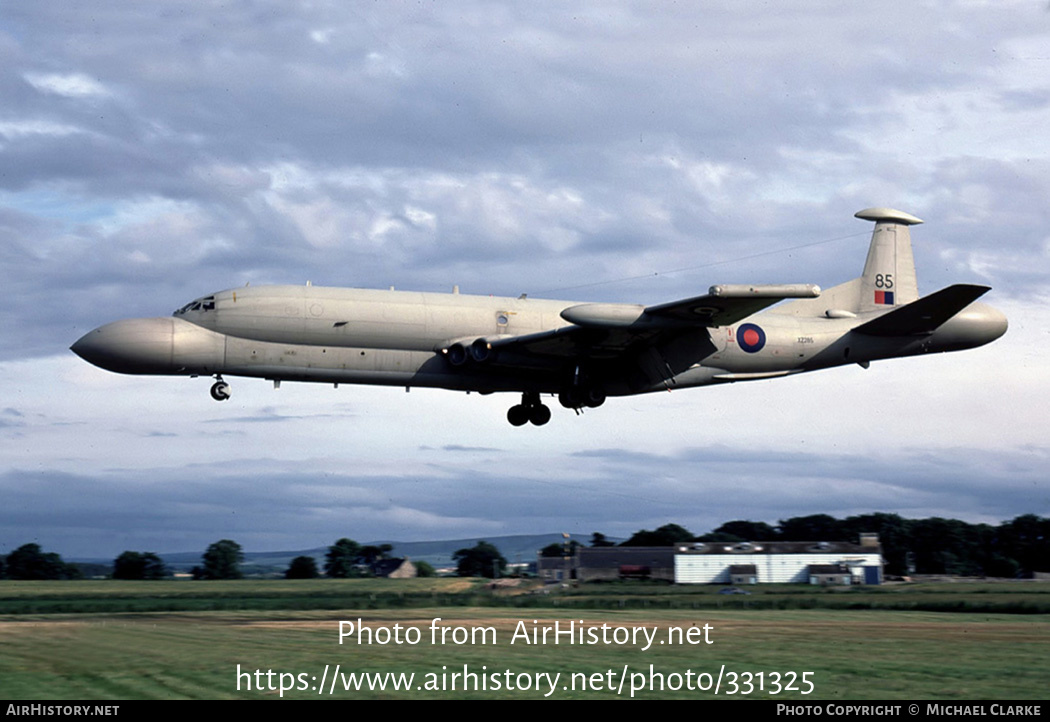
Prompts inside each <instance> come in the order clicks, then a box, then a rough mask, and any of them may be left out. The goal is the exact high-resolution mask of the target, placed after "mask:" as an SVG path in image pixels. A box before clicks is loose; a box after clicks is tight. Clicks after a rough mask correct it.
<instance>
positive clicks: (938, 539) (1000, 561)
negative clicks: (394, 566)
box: [557, 513, 1050, 577]
mask: <svg viewBox="0 0 1050 722" xmlns="http://www.w3.org/2000/svg"><path fill="white" fill-rule="evenodd" d="M869 532H870V533H875V534H878V535H879V542H880V544H881V545H882V556H883V559H884V560H885V562H886V573H887V574H899V575H904V574H909V573H914V574H955V575H964V576H989V577H1019V576H1030V575H1031V574H1032V573H1033V572H1050V518H1046V517H1040V516H1036V515H1035V514H1025V515H1023V516H1019V517H1017V518H1016V519H1014V520H1012V521H1008V522H1003V523H1002V524H999V525H998V526H992V525H990V524H970V523H967V522H964V521H959V520H958V519H942V518H939V517H933V518H930V519H904V518H902V517H900V516H898V515H897V514H884V513H874V514H862V515H859V516H850V517H846V518H845V519H836V518H834V517H832V516H829V515H828V514H811V515H809V516H798V517H792V518H790V519H782V520H780V521H779V522H778V523H777V525H776V526H771V525H769V524H767V523H765V522H761V521H742V520H738V521H730V522H726V523H725V524H723V525H722V526H720V527H718V528H717V529H715V530H714V531H712V532H710V533H708V534H702V535H700V536H696V535H694V534H693V533H692V532H690V531H689V530H688V529H685V528H683V527H681V526H679V525H678V524H665V525H664V526H662V527H660V528H658V529H656V530H655V531H650V530H648V529H642V530H640V531H638V532H635V534H634V535H633V536H631V538H630V539H628V540H627V541H625V542H623V543H622V544H621V546H670V545H674V544H680V543H682V542H694V541H696V542H739V541H754V542H759V541H829V542H831V541H846V542H853V543H856V542H857V541H858V539H859V538H860V535H861V534H862V533H869ZM557 546H558V547H559V549H560V547H561V545H557ZM557 556H560V554H558V555H557Z"/></svg>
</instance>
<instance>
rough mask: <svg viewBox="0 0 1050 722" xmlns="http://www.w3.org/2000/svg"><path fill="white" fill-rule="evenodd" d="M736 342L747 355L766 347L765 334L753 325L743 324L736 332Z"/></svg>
mask: <svg viewBox="0 0 1050 722" xmlns="http://www.w3.org/2000/svg"><path fill="white" fill-rule="evenodd" d="M736 341H737V343H738V344H740V348H741V349H743V350H744V351H746V352H747V353H758V352H759V351H761V350H762V347H763V346H765V345H766V332H765V331H763V330H762V329H761V328H760V327H759V326H756V325H755V324H753V323H745V324H743V325H742V326H741V327H740V328H738V329H737V330H736Z"/></svg>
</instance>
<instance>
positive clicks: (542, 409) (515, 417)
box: [507, 391, 551, 426]
mask: <svg viewBox="0 0 1050 722" xmlns="http://www.w3.org/2000/svg"><path fill="white" fill-rule="evenodd" d="M550 420H551V410H550V407H549V406H545V405H544V404H543V402H542V401H540V395H539V394H538V393H536V392H535V391H526V392H525V393H523V394H522V395H521V403H520V404H517V405H515V406H511V407H510V410H509V411H507V421H509V422H510V423H511V425H513V426H524V425H525V424H527V423H529V422H530V421H531V422H532V424H533V425H534V426H543V425H544V424H546V423H547V422H548V421H550Z"/></svg>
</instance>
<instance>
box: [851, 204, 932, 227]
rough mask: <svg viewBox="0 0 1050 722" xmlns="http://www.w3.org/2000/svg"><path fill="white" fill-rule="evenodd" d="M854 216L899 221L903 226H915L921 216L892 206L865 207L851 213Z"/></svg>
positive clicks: (879, 220) (864, 219)
mask: <svg viewBox="0 0 1050 722" xmlns="http://www.w3.org/2000/svg"><path fill="white" fill-rule="evenodd" d="M853 217H854V218H860V219H861V220H863V221H875V222H876V223H900V224H901V225H905V226H917V225H919V224H920V223H922V222H923V221H922V219H921V218H916V217H915V216H913V215H912V214H910V213H905V212H904V211H898V210H896V209H894V208H865V209H864V210H862V211H857V212H856V213H854V214H853Z"/></svg>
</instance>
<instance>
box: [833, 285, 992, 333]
mask: <svg viewBox="0 0 1050 722" xmlns="http://www.w3.org/2000/svg"><path fill="white" fill-rule="evenodd" d="M989 290H991V289H990V288H989V287H988V286H972V285H969V284H964V283H960V284H956V285H954V286H948V287H947V288H942V289H941V290H940V291H937V292H936V293H931V294H930V295H929V296H923V297H922V298H920V299H919V300H918V301H912V302H911V303H909V304H907V305H906V306H900V307H898V308H896V309H894V310H893V311H890V312H889V313H887V314H884V315H882V316H879V317H878V318H876V319H875V320H873V321H868V322H867V323H865V324H863V325H861V326H858V327H857V328H855V329H853V330H854V331H855V332H856V333H863V334H867V335H869V336H921V335H924V334H928V333H933V332H934V331H936V330H937V327H938V326H940V325H941V324H943V323H944V322H945V321H947V320H948V319H950V318H951V317H952V316H954V315H955V314H957V313H959V311H961V310H963V309H964V308H966V307H967V306H969V305H970V304H971V303H973V302H974V301H976V300H977V299H978V298H980V297H981V296H983V295H984V294H985V293H987V292H988V291H989Z"/></svg>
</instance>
